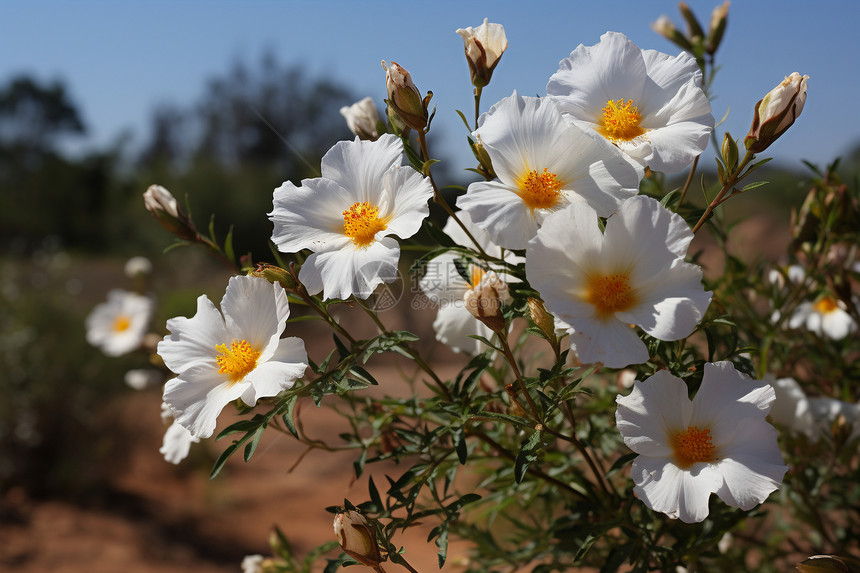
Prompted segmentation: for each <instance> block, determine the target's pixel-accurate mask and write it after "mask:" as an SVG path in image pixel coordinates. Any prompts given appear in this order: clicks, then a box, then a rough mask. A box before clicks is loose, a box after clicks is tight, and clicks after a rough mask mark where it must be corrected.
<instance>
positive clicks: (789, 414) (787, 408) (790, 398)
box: [762, 374, 816, 438]
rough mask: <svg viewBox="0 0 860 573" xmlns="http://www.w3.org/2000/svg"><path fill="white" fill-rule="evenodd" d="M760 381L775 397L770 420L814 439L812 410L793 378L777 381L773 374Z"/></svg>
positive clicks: (804, 394)
mask: <svg viewBox="0 0 860 573" xmlns="http://www.w3.org/2000/svg"><path fill="white" fill-rule="evenodd" d="M762 381H764V382H767V383H768V384H770V385H771V386H773V390H774V393H775V395H776V401H774V403H773V408H771V411H770V418H771V420H773V421H774V422H776V423H777V424H780V425H781V426H785V427H786V428H788V429H789V430H790V431H791V432H793V433H797V434H806V435H807V436H809V437H810V438H814V437H815V436H816V431H815V427H814V420H813V417H812V410H811V409H810V407H809V400H808V399H807V397H806V393H805V392H804V391H803V389H802V388H801V387H800V384H798V383H797V381H796V380H795V379H794V378H779V379H777V378H776V377H775V376H774V375H773V374H766V375H765V377H764V378H763V379H762Z"/></svg>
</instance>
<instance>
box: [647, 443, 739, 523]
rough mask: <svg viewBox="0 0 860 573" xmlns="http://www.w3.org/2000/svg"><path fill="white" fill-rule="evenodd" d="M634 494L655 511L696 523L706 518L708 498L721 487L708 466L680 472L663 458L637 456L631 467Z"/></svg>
mask: <svg viewBox="0 0 860 573" xmlns="http://www.w3.org/2000/svg"><path fill="white" fill-rule="evenodd" d="M631 475H632V477H633V481H634V483H636V487H635V488H633V492H634V494H635V495H636V497H638V498H639V499H641V500H642V501H643V502H644V503H645V505H647V506H648V507H649V508H651V509H653V510H654V511H659V512H661V513H665V514H666V515H668V516H669V517H672V518H680V519H681V521H683V522H684V523H698V522H700V521H703V520H704V519H705V518H706V517H708V498H710V496H711V494H712V493H714V492H715V491H717V489H719V487H720V486H721V485H722V477H721V476H720V474H719V473H717V472H716V471H715V470H714V469H713V467H712V466H709V465H708V464H696V465H694V466H693V467H692V468H690V469H689V470H682V469H680V468H679V467H677V466H675V465H674V464H672V463H671V462H669V461H668V460H667V459H666V458H648V457H645V456H639V457H638V458H636V459H635V460H634V461H633V467H632V468H631Z"/></svg>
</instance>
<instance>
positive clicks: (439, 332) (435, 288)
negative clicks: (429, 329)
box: [418, 211, 524, 355]
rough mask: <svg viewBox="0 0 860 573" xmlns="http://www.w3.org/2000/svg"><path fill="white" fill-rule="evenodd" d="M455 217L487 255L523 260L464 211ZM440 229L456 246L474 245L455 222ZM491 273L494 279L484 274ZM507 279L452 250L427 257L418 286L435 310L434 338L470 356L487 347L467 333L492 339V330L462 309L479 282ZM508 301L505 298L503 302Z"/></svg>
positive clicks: (494, 269)
mask: <svg viewBox="0 0 860 573" xmlns="http://www.w3.org/2000/svg"><path fill="white" fill-rule="evenodd" d="M457 216H458V218H459V219H460V221H461V222H462V223H463V224H464V225H465V226H466V228H467V229H469V232H470V233H471V234H472V236H473V237H474V238H475V240H477V241H478V243H480V245H481V247H482V248H483V249H484V251H485V252H486V253H487V254H488V255H490V256H491V257H497V258H502V257H504V258H505V260H506V261H507V262H509V263H511V264H517V263H521V262H523V261H524V259H523V258H522V257H517V256H512V255H511V254H510V253H509V252H508V253H503V251H502V249H500V248H499V247H498V245H495V244H493V242H492V241H491V240H490V238H489V236H488V235H487V233H486V232H485V231H483V230H482V229H481V228H480V227H477V226H475V224H474V223H472V220H471V219H470V218H469V214H468V213H467V212H466V211H459V212H458V213H457ZM443 231H444V232H445V234H447V235H448V236H449V237H450V238H451V239H452V240H453V241H454V242H455V243H457V244H458V245H460V246H462V247H464V248H469V247H474V243H472V241H471V239H469V238H468V236H467V235H466V233H465V232H464V231H463V230H462V229H461V228H460V226H459V225H457V223H456V222H455V221H453V220H451V219H449V220H448V222H447V223H446V224H445V227H444V228H443ZM491 273H492V275H494V276H495V277H496V278H495V279H492V278H491V277H488V275H490V274H491ZM511 280H513V279H512V278H511V277H509V276H508V275H506V274H505V273H504V272H503V271H502V269H500V268H496V267H490V268H485V267H482V266H480V265H478V264H474V263H472V262H468V261H466V260H465V259H463V258H462V257H460V256H459V255H457V254H454V253H444V254H442V255H439V256H437V257H434V258H433V259H431V260H429V261H428V262H427V264H426V265H425V266H424V275H423V276H422V277H421V280H420V281H419V283H418V285H419V287H420V288H421V291H422V292H423V293H424V294H425V295H426V297H427V299H428V300H429V301H430V302H431V303H432V304H433V305H434V306H437V307H438V309H439V310H438V312H437V314H436V320H434V321H433V330H434V331H435V332H436V340H438V341H439V342H442V343H443V344H447V345H448V346H450V347H451V349H452V350H454V352H463V353H466V354H473V355H474V354H480V353H481V352H484V351H485V350H487V346H486V345H485V344H484V343H482V342H481V341H479V340H476V339H474V338H471V336H474V335H478V336H483V337H484V338H486V339H488V340H492V338H493V336H494V334H493V331H492V330H490V328H489V327H488V326H486V325H484V324H483V323H481V322H480V321H478V319H476V318H475V317H474V316H472V314H471V313H470V312H469V310H468V309H467V308H466V302H465V301H466V298H467V296H468V295H469V293H470V292H472V291H475V289H480V287H481V284H482V281H487V282H492V283H493V284H497V283H498V282H501V281H511ZM499 290H503V289H499ZM508 300H509V299H507V298H506V299H505V300H504V302H508Z"/></svg>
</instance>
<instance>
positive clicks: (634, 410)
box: [615, 362, 788, 523]
mask: <svg viewBox="0 0 860 573" xmlns="http://www.w3.org/2000/svg"><path fill="white" fill-rule="evenodd" d="M773 400H774V391H773V388H772V387H771V386H770V385H768V384H766V383H764V382H759V381H755V380H751V379H750V378H749V377H748V376H745V375H744V374H742V373H740V372H738V371H737V370H735V368H734V366H732V364H731V363H729V362H717V363H713V364H712V363H708V364H705V373H704V378H703V379H702V385H701V387H700V388H699V391H698V392H697V393H696V397H695V398H694V399H693V400H692V401H690V399H689V398H688V397H687V385H686V384H684V382H683V381H682V380H681V379H680V378H678V377H676V376H673V375H672V374H670V373H669V372H668V371H666V370H661V371H659V372H657V373H656V374H654V375H653V376H651V377H650V378H649V379H648V380H646V381H644V382H640V381H639V380H637V381H635V382H634V387H633V391H632V392H631V393H630V395H628V396H618V398H617V399H616V402H617V403H618V410H617V411H616V413H615V420H616V422H617V424H618V430H619V431H620V432H621V436H622V437H623V438H624V443H625V444H627V446H628V447H629V448H630V449H631V450H633V451H634V452H636V453H637V454H639V456H638V457H637V458H636V459H635V460H634V461H633V467H632V469H631V473H632V477H633V481H634V482H635V483H636V487H635V488H634V489H633V492H634V494H635V495H636V497H638V498H639V499H641V500H642V501H643V502H644V503H645V505H647V506H648V507H649V508H651V509H652V510H654V511H659V512H662V513H665V514H667V515H668V516H669V517H671V518H680V519H681V521H683V522H685V523H694V522H698V521H702V520H703V519H705V518H706V517H707V516H708V498H709V497H710V495H711V494H712V493H716V494H717V496H718V497H719V498H720V499H721V500H723V501H724V502H725V503H727V504H729V505H731V506H735V507H739V508H741V509H743V510H745V511H747V510H750V509H752V508H753V507H755V506H756V505H758V504H760V503H761V502H763V501H764V500H765V499H766V498H767V496H768V495H770V493H771V492H772V491H774V490H776V489H778V488H779V485H780V483H782V477H783V475H784V474H785V472H786V470H787V469H788V468H787V467H786V466H785V465H784V464H783V461H782V455H781V454H780V451H779V446H778V445H777V431H776V429H775V428H774V427H773V426H771V425H770V424H768V423H767V422H766V421H765V416H767V413H768V410H770V406H771V403H772V402H773Z"/></svg>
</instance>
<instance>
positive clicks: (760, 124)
mask: <svg viewBox="0 0 860 573" xmlns="http://www.w3.org/2000/svg"><path fill="white" fill-rule="evenodd" d="M808 79H809V76H801V75H800V74H799V73H797V72H792V74H791V75H790V76H788V77H787V78H785V79H784V80H783V81H782V82H780V84H779V85H778V86H776V87H775V88H773V89H772V90H770V92H769V93H768V94H767V95H766V96H764V98H763V99H761V100H759V102H758V103H757V104H755V117H754V118H753V123H752V127H750V132H749V134H747V136H746V139H744V144H745V145H746V148H747V149H748V150H749V151H752V152H753V153H761V152H762V151H764V150H765V149H767V148H768V147H769V146H770V144H771V143H773V142H774V141H776V140H777V138H779V136H780V135H782V134H783V133H785V131H786V130H787V129H788V128H789V127H791V124H793V123H794V120H796V119H797V117H798V116H799V115H800V112H801V111H803V106H804V104H805V103H806V80H808Z"/></svg>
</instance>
